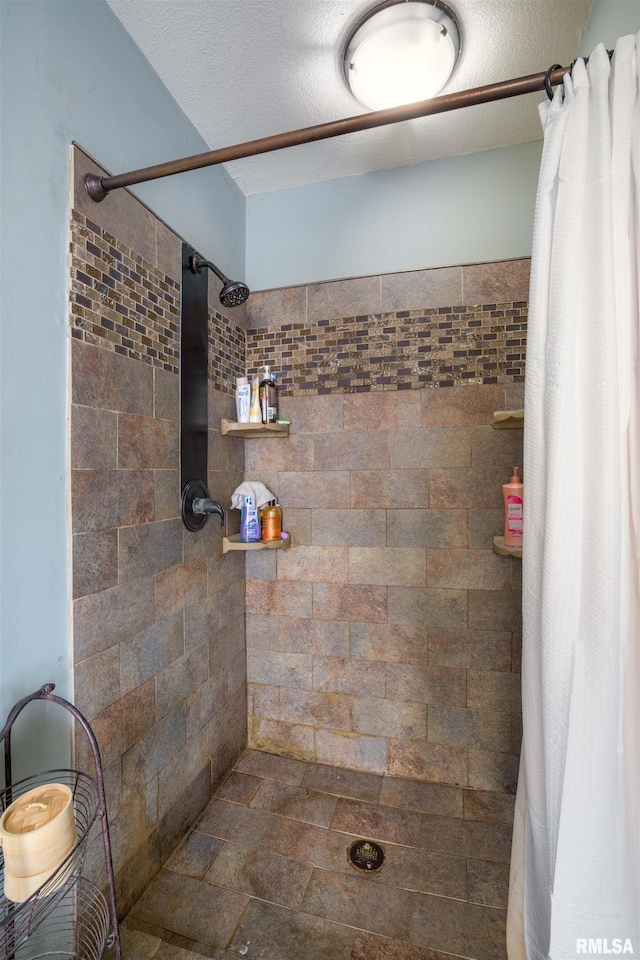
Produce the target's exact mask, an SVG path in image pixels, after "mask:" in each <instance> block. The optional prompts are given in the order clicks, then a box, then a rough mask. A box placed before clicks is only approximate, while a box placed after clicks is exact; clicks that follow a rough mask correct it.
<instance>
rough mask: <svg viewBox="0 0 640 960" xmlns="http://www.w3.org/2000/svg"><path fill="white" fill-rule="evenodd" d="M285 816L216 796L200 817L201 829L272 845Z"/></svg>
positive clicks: (236, 838)
mask: <svg viewBox="0 0 640 960" xmlns="http://www.w3.org/2000/svg"><path fill="white" fill-rule="evenodd" d="M281 823H282V818H281V817H276V816H274V814H272V813H266V812H265V811H263V810H250V809H249V808H248V807H243V806H241V805H240V804H237V803H229V802H228V801H227V800H212V801H211V803H210V804H209V805H208V806H207V808H206V810H205V811H204V813H203V814H202V817H201V818H200V820H199V821H198V831H199V832H201V833H207V834H209V835H210V836H213V837H220V838H221V839H222V840H237V842H238V843H255V844H262V845H263V846H265V845H267V846H270V844H271V841H272V840H273V838H274V837H275V835H276V833H277V832H278V829H279V828H280V824H281Z"/></svg>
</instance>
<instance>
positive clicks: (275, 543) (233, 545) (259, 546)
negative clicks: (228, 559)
mask: <svg viewBox="0 0 640 960" xmlns="http://www.w3.org/2000/svg"><path fill="white" fill-rule="evenodd" d="M290 546H291V537H290V536H289V537H287V539H286V540H257V541H255V542H254V543H243V542H242V541H241V539H240V534H239V533H232V534H231V536H230V537H223V538H222V552H223V554H224V553H229V551H230V550H288V549H289V547H290Z"/></svg>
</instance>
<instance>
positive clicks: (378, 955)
mask: <svg viewBox="0 0 640 960" xmlns="http://www.w3.org/2000/svg"><path fill="white" fill-rule="evenodd" d="M351 960H453V958H452V957H451V955H450V954H448V953H437V952H436V951H435V950H429V949H428V948H426V947H415V946H414V945H413V944H411V943H401V942H400V941H398V940H389V939H387V937H378V936H376V934H373V933H360V932H358V933H356V937H355V940H354V943H353V951H352V953H351Z"/></svg>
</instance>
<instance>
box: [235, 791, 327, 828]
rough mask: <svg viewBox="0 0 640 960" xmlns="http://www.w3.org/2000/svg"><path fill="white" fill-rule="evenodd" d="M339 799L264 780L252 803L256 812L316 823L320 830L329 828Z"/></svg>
mask: <svg viewBox="0 0 640 960" xmlns="http://www.w3.org/2000/svg"><path fill="white" fill-rule="evenodd" d="M337 802H338V801H337V798H336V797H331V796H329V795H328V794H325V793H316V792H315V791H313V790H308V789H306V788H305V787H294V786H292V785H291V784H288V783H278V782H277V781H274V780H263V781H262V783H261V786H260V788H259V790H258V792H257V793H256V795H255V797H254V798H253V800H252V801H251V807H252V809H254V810H267V811H269V812H270V813H277V814H278V815H279V816H281V817H289V818H291V819H294V820H302V821H303V822H305V823H315V824H316V826H318V827H328V826H329V824H330V823H331V818H332V817H333V814H334V811H335V809H336V803H337Z"/></svg>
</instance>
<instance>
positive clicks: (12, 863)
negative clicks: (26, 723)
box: [0, 783, 77, 903]
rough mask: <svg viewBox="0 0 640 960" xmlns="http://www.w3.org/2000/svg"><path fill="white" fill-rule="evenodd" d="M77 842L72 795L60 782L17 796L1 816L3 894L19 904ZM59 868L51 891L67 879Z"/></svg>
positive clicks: (49, 873)
mask: <svg viewBox="0 0 640 960" xmlns="http://www.w3.org/2000/svg"><path fill="white" fill-rule="evenodd" d="M76 842H77V831H76V822H75V817H74V813H73V797H72V794H71V790H70V789H69V787H67V786H65V785H64V784H62V783H48V784H44V785H42V786H39V787H35V788H34V789H33V790H29V791H28V792H27V793H25V794H23V795H22V796H21V797H18V799H17V800H15V801H14V802H13V803H12V804H11V806H9V807H7V809H6V810H5V812H4V813H3V815H2V817H1V818H0V843H1V844H2V847H3V850H4V894H5V896H6V897H7V899H8V900H12V901H14V902H15V903H22V902H23V901H24V900H28V898H29V897H30V896H31V895H32V894H33V893H35V891H36V890H37V889H38V888H39V887H41V886H42V885H43V883H46V881H47V880H48V879H49V877H50V876H51V875H52V874H53V873H55V872H56V870H57V869H58V867H59V866H60V864H61V863H62V862H63V860H65V859H66V857H67V856H68V854H69V853H70V852H71V851H72V850H73V848H74V846H75V845H76ZM72 869H73V863H72V862H70V863H69V869H66V870H63V871H61V874H60V876H59V877H58V878H56V882H55V883H54V884H52V885H51V888H50V889H47V893H51V892H52V891H53V890H55V889H57V888H58V887H59V886H60V885H61V884H62V883H64V882H65V880H66V879H67V878H68V876H69V874H70V872H71V870H72Z"/></svg>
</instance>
